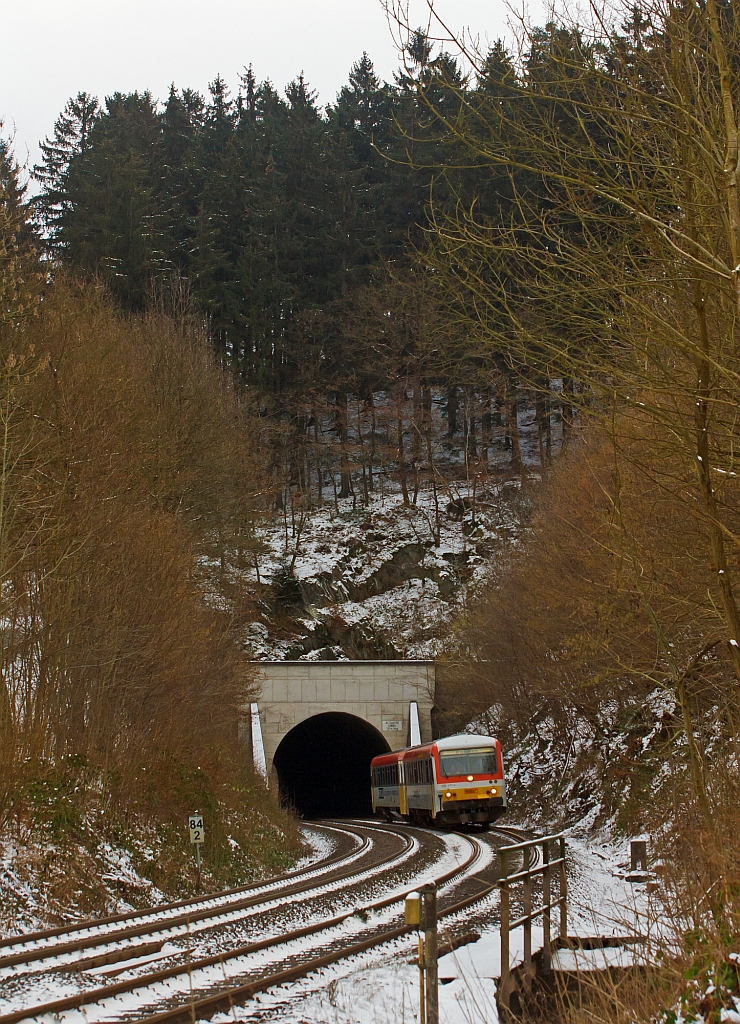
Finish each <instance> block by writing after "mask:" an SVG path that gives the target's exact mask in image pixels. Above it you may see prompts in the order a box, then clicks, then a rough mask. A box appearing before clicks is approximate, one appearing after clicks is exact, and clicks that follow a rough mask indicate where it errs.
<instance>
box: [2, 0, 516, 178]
mask: <svg viewBox="0 0 740 1024" xmlns="http://www.w3.org/2000/svg"><path fill="white" fill-rule="evenodd" d="M411 5H412V22H413V23H414V24H417V23H420V22H421V21H422V18H423V15H424V12H425V11H427V7H426V4H425V3H424V0H411ZM436 6H437V9H438V10H439V12H440V13H441V14H442V15H443V16H444V17H445V19H446V20H448V21H449V23H450V24H451V25H453V26H454V27H455V29H456V30H459V29H460V28H461V27H468V28H470V29H471V30H472V31H473V32H475V33H476V34H477V35H479V36H480V37H481V38H482V39H483V40H488V41H494V40H495V39H497V38H499V37H506V36H508V35H509V34H510V33H509V30H508V28H507V22H508V20H509V13H508V9H507V6H506V2H505V0H437V2H436ZM0 39H1V40H2V61H0V119H2V121H3V122H4V129H3V135H4V136H5V137H6V138H7V137H8V136H14V149H15V153H16V157H17V159H18V160H19V161H20V162H21V163H22V162H24V161H25V160H26V159H27V158H29V157H30V162H31V163H32V164H33V163H34V162H35V161H37V160H38V157H39V151H38V143H39V141H40V140H41V139H43V138H45V137H46V136H47V135H49V134H50V133H51V132H52V130H53V127H54V121H55V119H56V118H57V117H58V115H59V113H60V111H61V110H62V108H63V106H64V104H65V102H66V101H67V99H68V98H69V97H70V96H72V95H75V94H76V93H78V92H80V91H83V90H84V91H87V92H89V93H92V94H93V95H96V96H99V97H100V98H101V99H102V98H103V97H105V96H106V95H110V94H111V93H112V92H114V91H116V90H120V91H122V92H129V91H133V90H134V89H138V90H140V91H143V90H145V89H149V90H150V91H151V92H152V94H153V95H154V96H155V97H156V98H158V99H163V98H165V97H166V96H167V92H168V90H169V86H170V83H171V82H174V83H175V85H176V86H177V87H179V88H182V87H183V86H189V87H191V88H195V89H198V90H200V91H201V92H206V90H207V88H208V82H209V81H212V80H213V79H214V78H215V77H216V75H217V74H221V76H222V77H223V78H224V79H225V80H226V81H227V83H228V84H229V86H230V87H231V88H232V90H236V87H237V85H238V75H239V72H240V71H242V69H243V68H244V66H245V65H248V64H250V63H251V64H252V65H253V66H254V72H255V74H256V76H257V79H258V80H260V81H261V80H262V79H264V78H269V79H270V80H271V81H272V83H273V84H274V85H275V87H276V88H278V89H279V90H281V91H282V89H283V88H284V87H285V85H286V84H287V83H288V82H289V81H290V80H291V79H292V78H295V77H296V75H297V74H298V73H299V72H300V71H304V72H305V75H306V79H307V80H308V82H309V83H310V85H311V86H312V87H313V88H314V89H316V90H318V93H319V101H320V102H321V103H322V104H325V103H329V102H331V101H332V100H333V99H334V97H335V96H336V94H337V92H338V91H339V89H340V88H341V87H342V85H343V84H344V83H345V82H346V81H347V75H348V73H349V70H350V68H351V66H352V64H353V63H354V62H355V61H356V60H357V59H358V58H359V57H360V56H361V54H362V52H363V50H367V52H368V53H369V54H370V57H371V58H372V60H373V62H374V64H375V68H376V73H377V74H378V75H379V77H381V78H383V79H385V80H387V81H390V80H391V79H392V75H393V72H394V70H395V69H396V67H397V66H398V55H397V51H396V49H395V46H394V42H393V38H392V35H391V31H390V29H389V27H388V23H387V21H386V17H385V14H384V12H383V9H382V6H381V3H380V0H0Z"/></svg>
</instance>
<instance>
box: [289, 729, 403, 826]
mask: <svg viewBox="0 0 740 1024" xmlns="http://www.w3.org/2000/svg"><path fill="white" fill-rule="evenodd" d="M389 750H390V747H389V746H388V743H387V742H386V740H385V739H384V738H383V735H382V733H380V732H378V730H377V729H376V728H375V726H373V725H370V723H369V722H365V721H364V720H363V719H362V718H358V717H357V716H356V715H350V714H347V713H346V712H340V711H330V712H326V713H324V714H320V715H314V716H313V717H311V718H307V719H305V721H303V722H300V723H299V724H298V725H296V726H295V727H294V728H293V729H291V731H290V732H289V733H288V734H287V735H286V736H284V737H283V739H282V740H281V742H280V746H279V747H278V748H277V750H276V751H275V757H274V759H273V764H274V766H275V770H276V772H277V776H278V781H279V784H280V797H281V800H282V801H283V802H284V803H285V804H287V805H288V806H292V807H295V809H296V810H297V811H298V813H299V814H300V815H301V816H302V817H303V818H358V817H367V815H369V814H371V813H372V803H371V800H370V762H371V761H372V759H373V758H374V757H377V755H378V754H384V753H386V752H387V751H389Z"/></svg>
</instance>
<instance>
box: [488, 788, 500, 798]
mask: <svg viewBox="0 0 740 1024" xmlns="http://www.w3.org/2000/svg"><path fill="white" fill-rule="evenodd" d="M489 792H490V794H491V796H498V789H497V787H496V786H494V787H493V788H492V789H491V790H489Z"/></svg>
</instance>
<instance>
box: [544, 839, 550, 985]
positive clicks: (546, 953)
mask: <svg viewBox="0 0 740 1024" xmlns="http://www.w3.org/2000/svg"><path fill="white" fill-rule="evenodd" d="M542 863H543V865H544V871H543V872H542V906H543V907H544V909H543V911H542V970H543V972H544V973H545V974H549V972H550V968H551V966H552V960H551V956H550V871H551V870H552V869H551V868H550V844H549V843H548V842H547V841H545V842H544V843H543V844H542Z"/></svg>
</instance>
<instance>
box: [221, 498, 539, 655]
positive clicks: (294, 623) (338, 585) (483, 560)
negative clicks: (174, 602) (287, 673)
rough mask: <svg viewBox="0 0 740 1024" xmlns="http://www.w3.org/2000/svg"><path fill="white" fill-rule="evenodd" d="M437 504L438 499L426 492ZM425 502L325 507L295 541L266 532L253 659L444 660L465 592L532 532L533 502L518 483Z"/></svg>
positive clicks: (250, 644)
mask: <svg viewBox="0 0 740 1024" xmlns="http://www.w3.org/2000/svg"><path fill="white" fill-rule="evenodd" d="M426 497H427V499H428V498H429V496H428V495H427V496H426ZM424 499H425V496H424V495H423V494H420V495H419V503H418V505H416V506H411V507H409V506H404V505H403V503H402V501H401V498H400V496H399V495H391V496H390V497H389V496H388V495H386V496H385V497H384V498H383V499H379V498H377V497H376V498H374V499H372V496H371V504H370V505H369V507H367V508H362V509H358V508H354V507H353V502H352V499H347V500H346V501H345V502H344V503H341V502H340V503H338V506H337V505H335V504H332V505H326V506H322V507H320V508H316V509H314V510H313V511H312V512H311V513H310V514H309V515H308V517H307V521H306V522H305V524H304V527H303V530H302V533H301V535H300V537H299V538H296V540H295V543H297V544H298V545H299V546H298V549H297V550H295V548H293V549H291V547H290V537H288V543H287V544H286V534H285V528H284V524H278V525H276V526H275V527H272V528H270V527H268V528H265V529H264V530H263V531H262V536H261V540H262V541H263V543H264V547H265V549H266V551H267V554H266V555H265V556H263V557H262V559H261V564H260V565H259V573H257V571H256V569H255V571H254V573H253V574H252V575H251V576H249V575H248V574H244V575H247V578H246V579H245V578H244V575H243V576H242V579H241V581H240V584H241V585H242V586H245V585H246V587H247V588H248V589H249V590H250V591H251V593H252V595H253V597H254V598H256V603H257V605H258V607H259V608H260V609H261V611H262V614H261V616H260V618H259V621H255V622H252V623H251V624H250V625H249V626H248V627H247V629H246V630H245V632H244V636H243V646H244V649H245V651H247V653H249V655H250V657H253V658H257V659H283V660H300V659H305V660H326V661H331V660H336V659H343V658H349V659H351V660H356V659H360V660H364V659H396V658H429V657H436V656H437V655H438V654H440V653H441V652H443V651H444V650H445V645H446V644H448V643H449V642H450V640H451V637H452V625H453V622H454V619H455V618H456V616H457V615H458V614H459V612H460V610H461V607H462V603H463V601H464V599H465V595H466V592H467V590H468V588H469V587H470V586H471V585H475V584H477V583H479V582H481V581H482V580H483V579H484V578H485V576H486V574H487V573H489V572H490V571H491V568H492V566H493V564H494V562H495V559H496V558H497V556H498V554H499V552H500V551H501V550H502V548H505V547H506V546H507V545H510V544H511V543H512V539H514V542H515V538H516V537H517V536H518V535H519V533H520V530H521V529H522V523H523V520H524V518H525V517H526V513H527V508H528V502H527V500H526V499H525V498H523V497H522V493H521V490H520V489H519V488H518V487H512V486H511V484H510V483H509V484H507V485H506V488H505V490H504V489H503V488H502V489H501V492H500V493H499V491H496V490H494V489H492V490H490V491H488V492H487V493H484V494H483V495H481V494H478V496H477V498H476V499H475V500H473V498H472V497H471V496H470V495H466V494H458V495H457V496H456V497H455V500H454V501H450V502H449V503H448V504H447V509H446V511H444V510H443V508H444V506H441V507H440V508H439V509H437V508H435V507H432V506H431V505H430V503H429V501H428V500H427V503H426V504H425V501H424Z"/></svg>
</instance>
